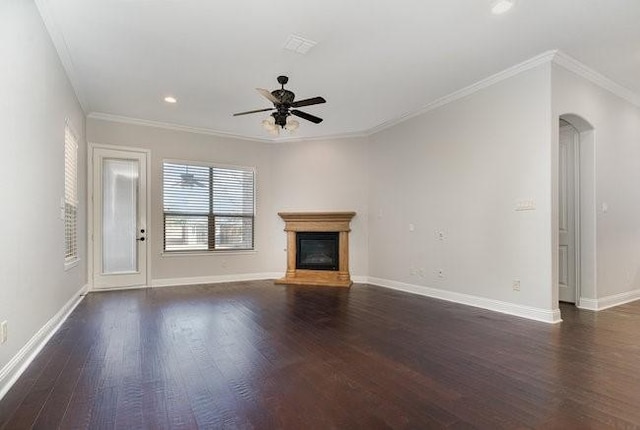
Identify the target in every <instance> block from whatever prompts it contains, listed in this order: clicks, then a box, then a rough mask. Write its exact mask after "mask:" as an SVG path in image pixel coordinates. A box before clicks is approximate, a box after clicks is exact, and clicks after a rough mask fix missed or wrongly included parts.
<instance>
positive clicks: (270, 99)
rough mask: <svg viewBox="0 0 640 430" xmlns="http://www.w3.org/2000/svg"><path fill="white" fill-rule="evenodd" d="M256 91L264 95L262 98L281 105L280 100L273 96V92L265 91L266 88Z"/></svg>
mask: <svg viewBox="0 0 640 430" xmlns="http://www.w3.org/2000/svg"><path fill="white" fill-rule="evenodd" d="M256 90H257V91H258V92H259V93H260V94H262V96H263V97H264V98H265V99H267V100H269V101H270V102H272V103H280V100H279V99H278V98H277V97H276V96H274V95H273V94H271V92H270V91H269V90H265V89H264V88H256Z"/></svg>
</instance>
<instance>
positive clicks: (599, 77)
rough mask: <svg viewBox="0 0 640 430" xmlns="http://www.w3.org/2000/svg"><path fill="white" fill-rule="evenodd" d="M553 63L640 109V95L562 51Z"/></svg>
mask: <svg viewBox="0 0 640 430" xmlns="http://www.w3.org/2000/svg"><path fill="white" fill-rule="evenodd" d="M553 63H554V64H557V65H558V66H561V67H563V68H565V69H567V70H569V71H570V72H573V73H575V74H576V75H578V76H581V77H583V78H585V79H586V80H588V81H590V82H592V83H594V84H596V85H598V86H599V87H601V88H604V89H605V90H607V91H609V92H611V93H613V94H615V95H616V96H618V97H620V98H622V99H624V100H626V101H628V102H629V103H631V104H633V105H635V106H638V107H640V95H638V94H637V93H634V92H633V91H631V90H629V89H627V88H625V87H623V86H622V85H620V84H618V83H616V82H614V81H613V80H611V79H609V78H607V77H606V76H604V75H603V74H601V73H598V72H596V71H595V70H593V69H592V68H590V67H588V66H586V65H584V64H582V63H581V62H580V61H578V60H576V59H575V58H573V57H571V56H570V55H567V54H565V53H564V52H562V51H556V54H555V55H554V57H553Z"/></svg>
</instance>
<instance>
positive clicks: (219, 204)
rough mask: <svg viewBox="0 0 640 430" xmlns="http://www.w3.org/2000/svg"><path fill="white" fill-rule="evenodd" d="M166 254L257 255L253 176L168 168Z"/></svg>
mask: <svg viewBox="0 0 640 430" xmlns="http://www.w3.org/2000/svg"><path fill="white" fill-rule="evenodd" d="M163 174H164V175H163V190H164V196H163V203H164V249H165V251H198V250H200V251H206V250H224V249H253V221H254V172H253V170H252V169H248V168H240V167H237V168H236V167H234V168H229V167H224V168H221V167H215V166H202V165H192V164H186V163H174V162H165V163H164V164H163Z"/></svg>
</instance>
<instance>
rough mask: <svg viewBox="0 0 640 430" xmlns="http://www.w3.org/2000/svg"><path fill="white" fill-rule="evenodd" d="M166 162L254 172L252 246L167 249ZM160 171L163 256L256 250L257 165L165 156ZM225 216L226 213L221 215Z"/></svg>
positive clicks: (253, 251) (247, 252)
mask: <svg viewBox="0 0 640 430" xmlns="http://www.w3.org/2000/svg"><path fill="white" fill-rule="evenodd" d="M165 163H170V164H185V165H189V166H197V167H209V168H218V169H235V170H245V171H248V172H251V173H252V174H253V217H252V218H253V225H252V232H251V234H252V238H251V244H252V247H251V248H230V249H192V250H189V249H176V250H167V249H166V248H165V246H166V236H165V234H166V232H165V218H166V212H165V211H164V193H165V190H164V165H165ZM160 171H161V179H160V183H161V184H162V186H161V191H160V201H161V202H162V203H161V209H162V252H161V253H160V255H161V257H173V256H176V257H179V256H197V255H200V256H206V255H215V254H226V255H230V254H253V253H255V252H256V219H257V217H258V205H257V198H256V197H257V194H258V186H257V184H258V180H257V172H256V167H255V166H240V165H237V164H225V163H216V162H206V161H193V160H183V159H177V158H163V159H162V161H161V163H160ZM219 216H224V215H219Z"/></svg>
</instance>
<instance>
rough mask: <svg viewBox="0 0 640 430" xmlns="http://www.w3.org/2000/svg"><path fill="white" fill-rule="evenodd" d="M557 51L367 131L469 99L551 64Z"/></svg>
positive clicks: (492, 76)
mask: <svg viewBox="0 0 640 430" xmlns="http://www.w3.org/2000/svg"><path fill="white" fill-rule="evenodd" d="M557 52H558V51H557V50H551V51H546V52H543V53H542V54H539V55H536V56H535V57H533V58H529V59H528V60H525V61H523V62H521V63H518V64H516V65H514V66H511V67H509V68H508V69H505V70H502V71H501V72H498V73H495V74H493V75H491V76H489V77H487V78H484V79H482V80H480V81H478V82H476V83H475V84H471V85H469V86H467V87H464V88H462V89H460V90H457V91H454V92H452V93H450V94H448V95H446V96H444V97H440V98H438V99H436V100H434V101H432V102H430V103H428V104H426V105H425V106H423V107H422V108H420V109H418V110H417V111H411V112H406V113H404V114H402V115H400V116H397V117H394V118H391V119H389V120H387V121H385V122H383V123H381V124H379V125H377V126H375V127H373V128H371V129H369V130H368V131H367V134H368V135H372V134H376V133H378V132H380V131H382V130H385V129H387V128H389V127H393V126H394V125H397V124H400V123H401V122H405V121H408V120H410V119H411V118H415V117H417V116H420V115H423V114H425V113H427V112H429V111H432V110H434V109H437V108H439V107H441V106H444V105H447V104H449V103H452V102H454V101H456V100H460V99H462V98H464V97H467V96H469V95H471V94H473V93H475V92H477V91H480V90H482V89H484V88H487V87H490V86H492V85H495V84H497V83H498V82H501V81H504V80H505V79H509V78H511V77H513V76H516V75H518V74H520V73H522V72H525V71H527V70H530V69H533V68H535V67H538V66H540V65H541V64H545V63H549V62H551V61H552V60H553V58H554V56H555V55H556V54H557Z"/></svg>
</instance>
